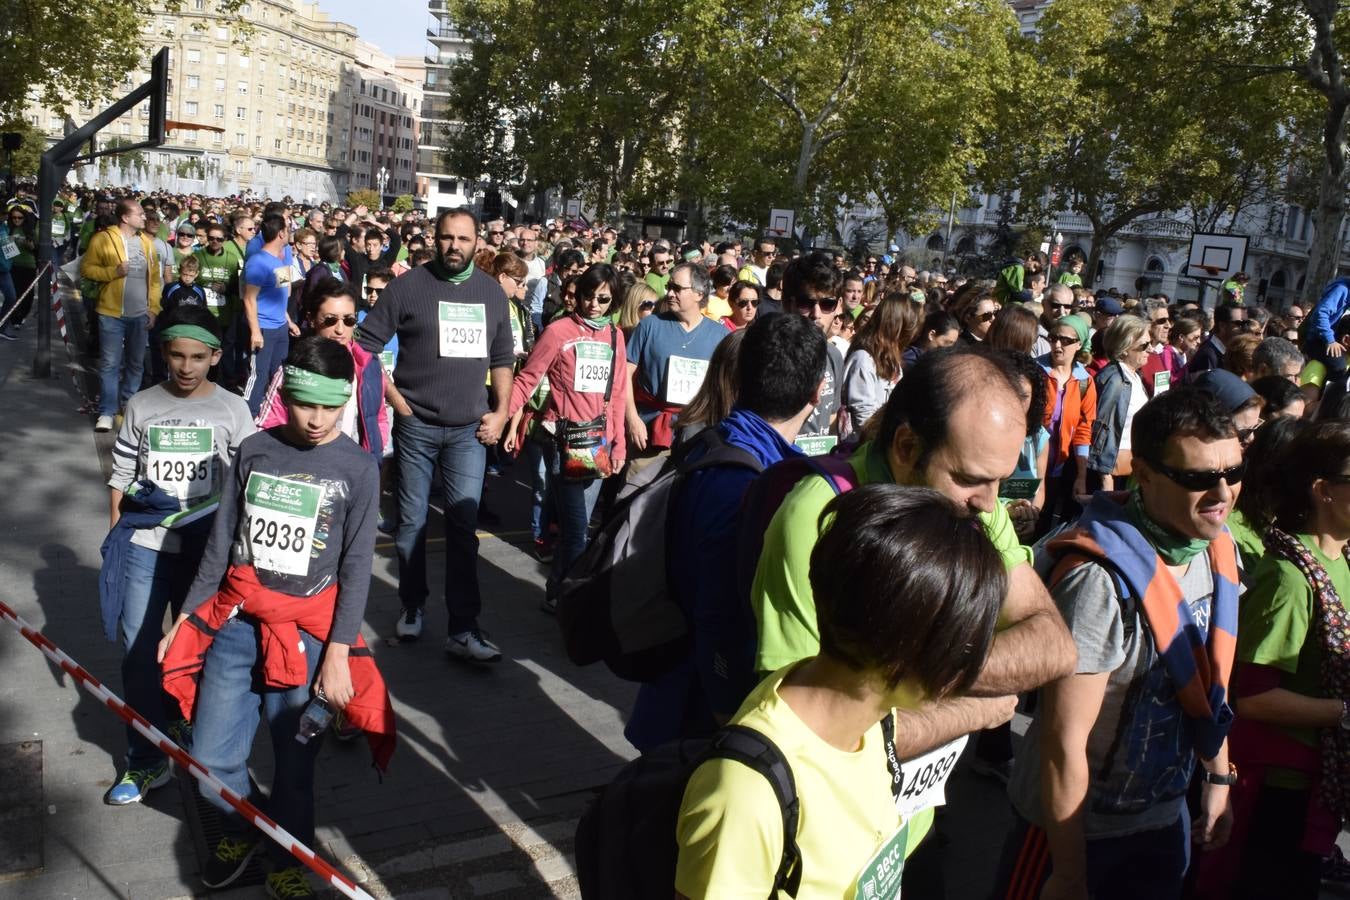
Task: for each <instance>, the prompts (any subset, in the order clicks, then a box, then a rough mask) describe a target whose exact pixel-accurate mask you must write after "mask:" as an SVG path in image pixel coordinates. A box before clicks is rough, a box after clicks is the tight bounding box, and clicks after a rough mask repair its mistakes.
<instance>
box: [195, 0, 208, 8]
mask: <svg viewBox="0 0 1350 900" xmlns="http://www.w3.org/2000/svg"><path fill="white" fill-rule="evenodd" d="M192 8H193V9H196V10H203V9H206V0H192Z"/></svg>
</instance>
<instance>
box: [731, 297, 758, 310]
mask: <svg viewBox="0 0 1350 900" xmlns="http://www.w3.org/2000/svg"><path fill="white" fill-rule="evenodd" d="M736 305H737V306H738V307H740V308H741V309H745V308H746V307H747V306H753V307H754V308H755V309H759V298H757V297H751V298H750V299H748V300H737V301H736Z"/></svg>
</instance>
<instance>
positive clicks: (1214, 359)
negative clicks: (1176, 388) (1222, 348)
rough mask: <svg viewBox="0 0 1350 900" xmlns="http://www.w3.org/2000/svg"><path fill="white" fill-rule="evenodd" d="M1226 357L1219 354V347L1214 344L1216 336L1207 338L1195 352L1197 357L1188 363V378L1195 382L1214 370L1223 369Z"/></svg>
mask: <svg viewBox="0 0 1350 900" xmlns="http://www.w3.org/2000/svg"><path fill="white" fill-rule="evenodd" d="M1223 357H1224V355H1223V354H1222V353H1220V352H1219V345H1218V344H1216V343H1214V335H1212V334H1211V335H1210V336H1209V337H1207V338H1205V342H1204V343H1203V344H1201V345H1200V346H1199V347H1198V348H1197V349H1196V351H1195V356H1193V357H1191V359H1190V360H1189V361H1188V362H1187V363H1186V378H1187V379H1188V380H1191V381H1194V380H1195V378H1196V376H1199V375H1203V374H1204V373H1206V372H1209V371H1211V370H1213V369H1222V368H1223Z"/></svg>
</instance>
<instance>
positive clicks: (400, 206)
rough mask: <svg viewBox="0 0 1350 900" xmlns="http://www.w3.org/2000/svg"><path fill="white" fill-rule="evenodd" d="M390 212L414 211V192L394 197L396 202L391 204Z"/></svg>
mask: <svg viewBox="0 0 1350 900" xmlns="http://www.w3.org/2000/svg"><path fill="white" fill-rule="evenodd" d="M389 210H390V212H396V213H405V212H412V210H413V198H412V194H399V195H398V196H397V197H395V198H394V202H393V203H391V204H390V205H389Z"/></svg>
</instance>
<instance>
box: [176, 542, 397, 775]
mask: <svg viewBox="0 0 1350 900" xmlns="http://www.w3.org/2000/svg"><path fill="white" fill-rule="evenodd" d="M337 590H338V586H337V585H336V584H332V585H329V586H328V587H327V588H326V589H325V590H323V591H320V592H319V593H317V594H315V595H314V596H313V597H295V596H292V595H290V594H283V593H280V592H278V591H274V590H271V589H270V588H267V587H264V586H263V585H262V584H260V583H259V582H258V576H257V574H256V573H255V572H254V570H253V567H252V566H231V567H230V570H229V571H228V572H227V573H226V574H225V583H224V584H223V585H221V588H220V590H219V591H218V592H217V593H216V594H215V595H214V596H212V597H211V599H210V600H207V601H206V602H205V603H203V604H202V605H201V606H200V607H198V609H197V610H196V611H195V612H193V613H191V614H189V615H188V617H187V620H186V621H184V622H183V625H182V627H181V628H179V629H178V634H177V635H176V636H175V637H174V641H173V644H172V645H170V646H169V649H168V652H166V653H165V654H164V677H163V683H164V690H166V691H168V693H169V694H170V695H172V696H173V697H174V699H176V700H177V701H178V704H179V706H180V707H181V708H182V710H183V714H184V715H185V716H187V717H188V718H192V714H193V712H194V710H195V706H196V702H197V677H198V675H199V674H200V673H201V670H202V665H203V664H204V663H205V661H206V651H207V650H208V649H209V648H210V646H211V642H212V641H213V640H215V637H216V632H217V631H219V630H220V628H221V626H222V625H224V624H225V623H226V621H228V620H229V618H230V613H231V611H232V610H234V609H235V608H236V607H238V608H239V609H240V612H241V613H242V614H244V615H247V616H248V617H249V618H250V619H252V620H254V621H255V622H257V623H258V643H259V652H260V654H261V656H262V678H263V683H264V684H265V685H267V686H268V687H273V688H294V687H299V686H301V685H304V684H307V683H308V681H309V677H308V676H309V667H308V664H307V660H306V656H305V651H304V649H303V645H302V644H301V642H300V632H301V631H305V632H308V633H309V634H311V635H313V636H314V637H316V638H318V639H319V640H321V641H327V640H328V631H329V629H330V628H331V627H332V624H333V610H334V606H335V604H336V601H337ZM347 664H348V665H349V666H350V667H351V675H352V688H353V690H354V691H355V694H354V696H353V697H352V699H351V702H350V703H348V704H347V706H346V708H345V709H343V715H344V716H346V718H347V720H348V721H349V722H351V723H352V724H353V725H356V726H357V727H358V728H360V729H361V730H362V731H364V732H365V733H366V739H367V740H368V741H369V742H370V752H371V754H372V755H373V756H374V758H375V768H377V769H378V770H379V771H380V772H382V773H383V772H384V771H386V770H387V769H388V767H389V759H390V757H392V756H393V755H394V745H395V743H396V740H397V739H396V737H395V728H394V709H393V706H391V705H390V702H389V690H388V688H386V687H385V684H384V678H383V676H381V675H380V670H379V669H378V668H376V666H375V657H374V656H373V655H372V654H371V652H370V648H368V647H367V646H366V642H365V639H364V638H362V637H361V636H360V635H357V637H356V644H355V646H353V647H352V648H351V652H350V654H349V656H348V658H347Z"/></svg>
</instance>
